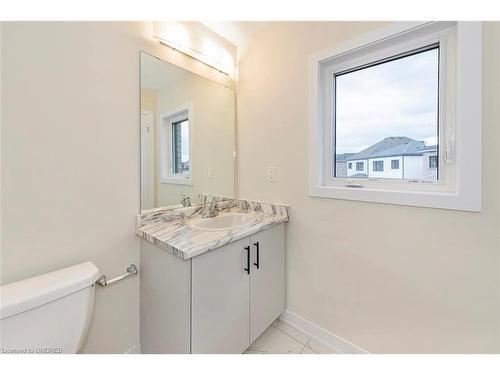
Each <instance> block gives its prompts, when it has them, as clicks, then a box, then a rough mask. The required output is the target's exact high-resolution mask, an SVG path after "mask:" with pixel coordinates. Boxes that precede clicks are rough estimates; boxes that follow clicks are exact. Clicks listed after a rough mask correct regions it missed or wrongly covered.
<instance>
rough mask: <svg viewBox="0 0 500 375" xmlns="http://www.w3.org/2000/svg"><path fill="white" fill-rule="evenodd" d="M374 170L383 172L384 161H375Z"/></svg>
mask: <svg viewBox="0 0 500 375" xmlns="http://www.w3.org/2000/svg"><path fill="white" fill-rule="evenodd" d="M373 171H374V172H383V171H384V161H383V160H376V161H374V162H373Z"/></svg>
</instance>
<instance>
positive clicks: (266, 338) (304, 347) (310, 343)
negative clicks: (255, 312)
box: [245, 319, 340, 354]
mask: <svg viewBox="0 0 500 375" xmlns="http://www.w3.org/2000/svg"><path fill="white" fill-rule="evenodd" d="M245 353H246V354H340V353H339V352H338V351H336V350H335V349H334V348H332V347H330V346H328V345H325V344H323V343H321V342H319V341H316V340H314V339H313V338H311V337H310V336H308V335H307V334H305V333H304V332H302V331H299V330H298V329H296V328H294V327H292V326H291V325H289V324H287V323H285V322H283V321H281V320H279V319H278V320H276V321H275V322H274V323H273V324H272V325H271V326H270V327H269V328H268V329H266V330H265V331H264V333H263V334H262V335H260V337H259V338H258V339H257V340H255V342H254V343H253V344H252V345H251V346H250V348H248V350H247V351H246V352H245Z"/></svg>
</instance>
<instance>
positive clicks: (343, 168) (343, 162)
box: [335, 152, 354, 177]
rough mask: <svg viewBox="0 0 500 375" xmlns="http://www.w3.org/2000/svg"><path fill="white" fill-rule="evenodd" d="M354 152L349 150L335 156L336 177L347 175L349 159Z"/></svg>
mask: <svg viewBox="0 0 500 375" xmlns="http://www.w3.org/2000/svg"><path fill="white" fill-rule="evenodd" d="M353 155H354V153H352V152H348V153H345V154H339V155H337V156H336V157H335V177H347V159H348V158H350V157H351V156H353Z"/></svg>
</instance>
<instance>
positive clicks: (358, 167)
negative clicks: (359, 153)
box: [356, 161, 365, 171]
mask: <svg viewBox="0 0 500 375" xmlns="http://www.w3.org/2000/svg"><path fill="white" fill-rule="evenodd" d="M364 169H365V164H364V163H363V162H359V161H358V162H356V170H357V171H363V170H364Z"/></svg>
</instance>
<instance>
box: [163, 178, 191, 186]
mask: <svg viewBox="0 0 500 375" xmlns="http://www.w3.org/2000/svg"><path fill="white" fill-rule="evenodd" d="M160 183H161V184H173V185H190V186H193V180H192V179H191V178H181V177H168V178H162V179H160Z"/></svg>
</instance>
